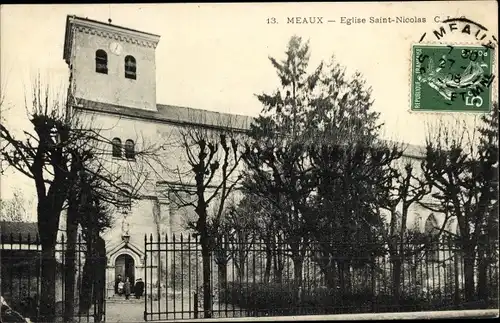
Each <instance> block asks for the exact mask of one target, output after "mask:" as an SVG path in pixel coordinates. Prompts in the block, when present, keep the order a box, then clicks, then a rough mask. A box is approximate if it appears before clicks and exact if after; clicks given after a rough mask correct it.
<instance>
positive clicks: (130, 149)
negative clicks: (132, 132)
mask: <svg viewBox="0 0 500 323" xmlns="http://www.w3.org/2000/svg"><path fill="white" fill-rule="evenodd" d="M125 158H127V159H135V145H134V142H133V141H132V140H130V139H128V140H127V141H125Z"/></svg>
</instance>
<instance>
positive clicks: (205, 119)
mask: <svg viewBox="0 0 500 323" xmlns="http://www.w3.org/2000/svg"><path fill="white" fill-rule="evenodd" d="M77 102H78V103H77V105H76V107H77V108H78V109H81V110H87V111H95V112H102V113H107V114H113V115H118V116H125V117H131V118H137V119H143V120H150V121H154V122H161V123H171V124H177V125H184V126H202V127H206V128H213V129H222V128H225V129H227V128H229V129H232V130H234V131H239V132H245V131H247V130H248V129H250V124H251V123H252V121H253V118H252V117H251V116H245V115H239V114H229V113H220V112H215V111H208V110H202V109H194V108H189V107H182V106H175V105H167V104H157V105H156V109H157V111H151V110H145V109H136V108H130V107H124V106H120V105H115V104H109V103H102V102H96V101H90V100H85V99H77ZM386 142H387V143H389V144H398V145H399V146H402V148H403V149H404V153H403V155H404V156H406V157H410V158H416V159H422V158H423V156H425V147H424V146H419V145H412V144H405V143H397V142H394V141H391V140H387V141H386Z"/></svg>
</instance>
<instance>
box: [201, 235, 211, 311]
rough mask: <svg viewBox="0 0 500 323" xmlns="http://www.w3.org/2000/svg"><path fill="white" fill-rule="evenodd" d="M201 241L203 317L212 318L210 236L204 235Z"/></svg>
mask: <svg viewBox="0 0 500 323" xmlns="http://www.w3.org/2000/svg"><path fill="white" fill-rule="evenodd" d="M200 243H201V256H202V263H203V314H204V316H203V318H211V317H212V290H211V288H210V246H209V241H208V237H206V236H204V235H202V236H201V239H200Z"/></svg>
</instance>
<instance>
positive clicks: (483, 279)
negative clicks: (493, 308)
mask: <svg viewBox="0 0 500 323" xmlns="http://www.w3.org/2000/svg"><path fill="white" fill-rule="evenodd" d="M486 257H487V256H486V254H485V250H484V249H483V248H481V250H479V252H478V261H479V265H478V277H477V294H478V297H479V299H480V300H482V301H484V303H485V305H486V306H487V304H488V286H487V283H488V281H487V277H488V274H487V273H488V262H487V259H486Z"/></svg>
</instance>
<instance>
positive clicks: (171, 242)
mask: <svg viewBox="0 0 500 323" xmlns="http://www.w3.org/2000/svg"><path fill="white" fill-rule="evenodd" d="M144 245H145V258H146V259H145V267H144V278H145V293H144V296H145V297H144V299H145V301H144V320H145V321H159V320H170V319H190V318H191V319H194V318H198V317H199V308H200V306H199V305H200V304H199V299H198V293H199V290H200V286H201V281H202V280H201V268H202V267H201V248H200V246H199V243H198V241H197V239H194V238H190V237H189V238H184V236H182V235H180V236H178V237H176V236H175V235H174V236H172V238H171V239H169V238H168V237H167V236H165V237H156V238H155V239H153V236H152V235H150V236H149V237H147V236H145V237H144Z"/></svg>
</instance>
